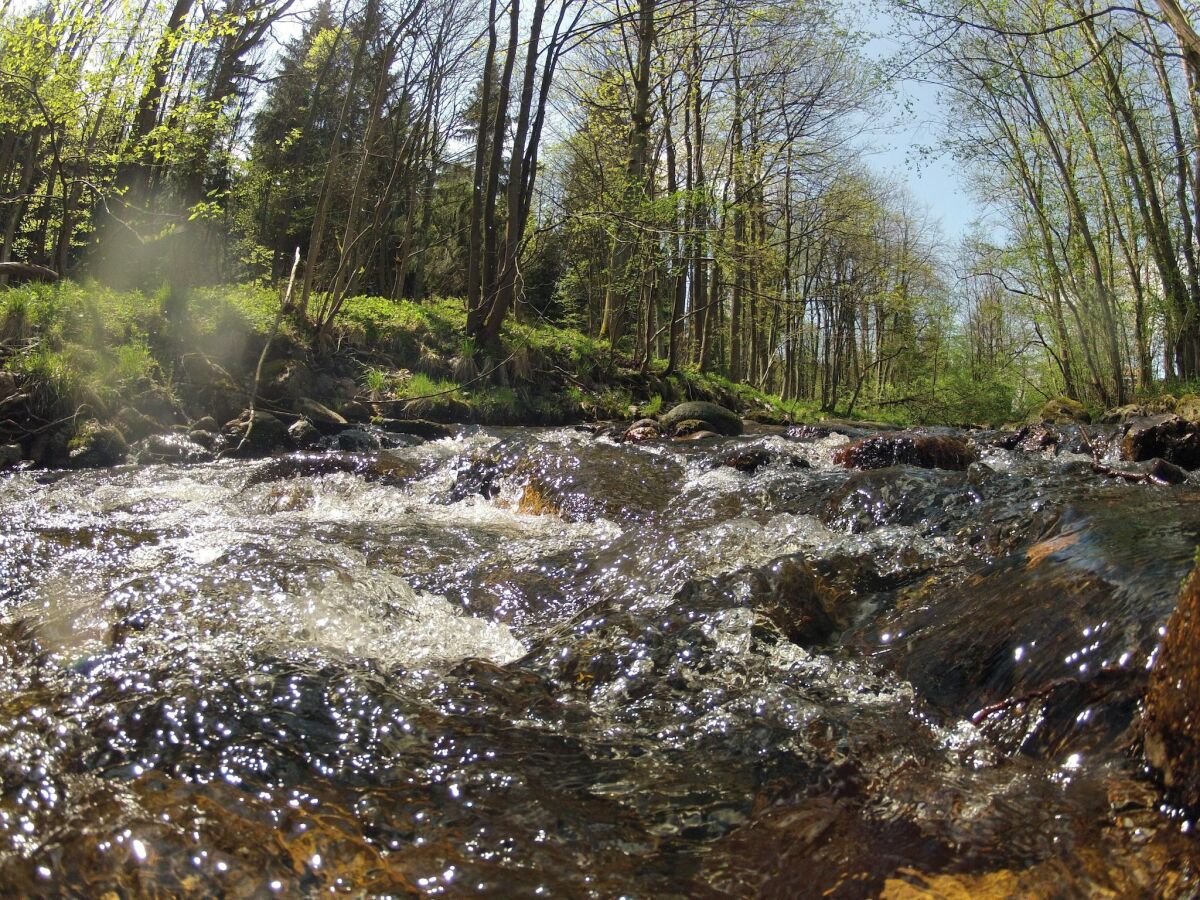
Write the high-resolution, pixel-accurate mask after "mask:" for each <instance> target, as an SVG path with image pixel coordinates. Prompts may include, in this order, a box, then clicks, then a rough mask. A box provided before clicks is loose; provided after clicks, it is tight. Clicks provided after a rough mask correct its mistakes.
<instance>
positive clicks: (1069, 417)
mask: <svg viewBox="0 0 1200 900" xmlns="http://www.w3.org/2000/svg"><path fill="white" fill-rule="evenodd" d="M1037 419H1038V421H1041V422H1049V423H1051V424H1052V425H1065V424H1066V423H1068V422H1079V423H1082V424H1084V425H1086V424H1088V422H1090V421H1091V420H1092V419H1091V416H1089V415H1088V412H1087V410H1086V409H1084V407H1083V404H1082V403H1080V402H1079V401H1078V400H1072V399H1071V398H1070V397H1055V398H1054V399H1053V400H1051V401H1049V402H1048V403H1047V404H1046V405H1045V406H1043V407H1042V409H1041V412H1039V413H1038V415H1037Z"/></svg>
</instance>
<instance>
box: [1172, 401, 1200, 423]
mask: <svg viewBox="0 0 1200 900" xmlns="http://www.w3.org/2000/svg"><path fill="white" fill-rule="evenodd" d="M1175 415H1177V416H1179V418H1181V419H1186V420H1187V421H1188V422H1196V423H1200V394H1184V395H1183V396H1182V397H1180V398H1179V399H1178V400H1176V401H1175Z"/></svg>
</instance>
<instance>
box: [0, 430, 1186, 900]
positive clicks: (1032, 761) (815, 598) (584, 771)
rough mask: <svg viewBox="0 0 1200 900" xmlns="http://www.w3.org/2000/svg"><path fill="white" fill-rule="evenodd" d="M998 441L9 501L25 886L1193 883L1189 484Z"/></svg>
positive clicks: (547, 447)
mask: <svg viewBox="0 0 1200 900" xmlns="http://www.w3.org/2000/svg"><path fill="white" fill-rule="evenodd" d="M822 435H823V436H822ZM993 437H994V436H987V435H977V436H976V440H977V441H978V443H979V445H980V447H981V448H982V462H981V463H977V464H975V465H973V466H972V467H971V468H970V469H969V470H968V471H965V472H949V471H941V470H926V469H918V468H912V467H905V466H902V467H894V468H887V469H880V470H874V471H866V472H860V471H848V470H846V469H844V468H841V467H839V466H836V465H834V464H833V461H832V456H833V453H834V451H835V449H836V448H837V447H838V446H840V445H842V444H844V443H845V442H846V441H847V438H846V437H844V436H842V435H840V434H836V433H832V434H824V433H823V432H819V431H818V432H812V433H803V432H802V433H801V435H800V436H798V437H788V436H785V435H783V434H779V433H773V434H755V435H748V436H746V437H743V438H738V439H728V440H713V439H710V440H707V441H698V442H695V443H677V442H663V443H650V444H642V445H638V446H630V445H620V444H617V443H613V442H612V441H610V440H608V439H607V438H603V437H599V438H597V437H594V436H592V435H591V434H588V433H584V432H581V431H573V430H567V429H562V430H507V431H501V430H468V431H467V432H466V433H465V434H464V435H463V436H461V437H460V438H458V439H455V440H449V439H447V440H441V441H435V442H430V443H426V444H422V445H420V446H416V447H411V448H406V449H405V448H401V449H397V450H389V451H383V452H382V453H380V454H378V455H376V456H369V457H354V456H338V455H336V454H328V455H324V456H309V457H289V458H283V459H274V460H263V461H258V462H232V461H224V462H218V463H211V464H201V465H192V466H182V465H179V466H167V465H156V466H144V467H140V468H138V467H132V466H131V467H125V468H120V469H114V470H106V471H89V472H75V473H70V474H63V473H36V472H23V473H18V474H14V475H10V476H8V477H6V478H4V479H2V480H0V702H2V703H3V710H2V712H0V787H2V797H0V884H4V885H6V886H7V893H11V894H21V895H61V894H76V895H80V894H81V895H85V896H102V895H105V894H106V892H115V894H113V893H109V894H108V895H109V896H141V895H156V896H172V895H177V894H181V893H190V894H204V895H216V894H222V895H225V896H231V897H239V896H261V895H270V894H272V893H277V894H279V895H282V896H305V895H317V894H327V893H329V892H330V891H335V892H339V891H340V892H345V893H350V894H356V895H358V894H384V895H413V894H440V895H447V896H457V895H462V894H466V893H472V892H486V893H490V894H493V895H500V896H506V897H508V896H512V897H517V896H539V897H540V896H560V897H593V896H594V897H616V896H628V897H670V896H679V897H682V896H687V897H704V896H749V895H759V896H781V897H795V896H843V897H857V896H876V895H881V894H882V895H887V896H895V897H901V896H915V895H917V894H919V893H920V892H922V891H927V892H930V893H932V894H934V895H939V896H989V895H990V896H1009V895H1021V894H1023V895H1027V896H1100V895H1103V896H1148V895H1172V896H1194V895H1195V894H1196V893H1197V891H1200V880H1198V879H1200V872H1198V871H1197V868H1196V864H1197V861H1198V860H1200V854H1197V852H1196V851H1197V848H1196V845H1195V841H1194V838H1193V836H1192V834H1191V831H1190V829H1191V825H1190V822H1189V821H1188V819H1187V818H1186V817H1185V816H1184V815H1183V814H1181V813H1179V812H1178V811H1174V810H1171V809H1170V808H1168V807H1166V806H1164V805H1163V804H1162V801H1161V798H1160V796H1159V794H1158V793H1157V791H1156V789H1155V787H1154V785H1153V783H1152V782H1151V781H1150V780H1149V779H1148V778H1147V777H1145V774H1144V773H1143V772H1142V771H1141V769H1140V764H1139V761H1138V757H1137V753H1136V734H1135V729H1134V728H1133V727H1132V726H1133V724H1134V723H1135V720H1136V713H1137V703H1138V697H1139V695H1140V692H1141V690H1142V688H1143V686H1144V684H1145V680H1146V669H1147V666H1148V665H1149V663H1150V662H1151V661H1152V656H1153V653H1154V649H1155V646H1156V644H1157V641H1158V639H1159V635H1160V629H1161V627H1162V625H1163V623H1164V622H1165V620H1166V618H1167V616H1168V614H1169V612H1170V610H1171V608H1172V606H1173V603H1174V598H1175V594H1176V591H1177V588H1178V584H1179V581H1180V579H1181V578H1182V577H1183V576H1184V575H1185V574H1186V572H1187V571H1188V569H1189V568H1190V565H1191V559H1192V554H1193V551H1194V549H1195V546H1196V544H1197V543H1200V503H1197V501H1198V500H1200V486H1198V485H1197V484H1196V483H1194V482H1192V483H1188V484H1184V485H1180V486H1175V487H1159V486H1153V485H1141V484H1127V483H1123V482H1120V481H1117V480H1114V479H1111V478H1105V477H1102V476H1099V475H1097V474H1095V473H1094V472H1093V471H1092V468H1091V466H1090V464H1089V461H1088V460H1085V459H1084V458H1082V457H1079V456H1075V455H1073V454H1071V453H1069V452H1067V451H1066V450H1065V449H1064V450H1063V451H1062V452H1061V453H1056V451H1055V448H1054V447H1049V448H1047V449H1040V448H1039V449H1036V450H1020V449H1013V450H1007V449H1001V445H1005V444H1011V443H1012V441H1003V440H993V439H992V438H993ZM747 460H748V461H749V462H747ZM729 463H736V464H738V465H739V466H740V467H741V469H753V471H741V470H740V469H739V468H737V467H734V466H732V465H729Z"/></svg>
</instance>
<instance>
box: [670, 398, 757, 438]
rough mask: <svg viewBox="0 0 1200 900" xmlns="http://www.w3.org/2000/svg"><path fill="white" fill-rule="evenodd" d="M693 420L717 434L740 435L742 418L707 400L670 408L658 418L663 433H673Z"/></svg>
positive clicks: (689, 402)
mask: <svg viewBox="0 0 1200 900" xmlns="http://www.w3.org/2000/svg"><path fill="white" fill-rule="evenodd" d="M691 419H694V420H696V421H699V422H704V423H705V424H706V425H708V426H709V430H712V431H715V432H717V433H718V434H724V435H729V436H736V435H739V434H741V433H742V418H741V416H739V415H738V414H737V413H735V412H734V411H733V410H731V409H728V408H726V407H724V406H721V405H719V404H717V403H709V402H708V401H707V400H690V401H688V402H687V403H680V404H679V405H677V406H674V407H672V408H671V410H670V411H669V412H667V413H666V414H664V415H663V416H661V417H660V418H659V420H658V421H659V422H660V424H661V425H662V426H663V430H664V431H669V432H672V433H675V430H676V426H677V425H679V424H680V423H682V422H686V421H688V420H691Z"/></svg>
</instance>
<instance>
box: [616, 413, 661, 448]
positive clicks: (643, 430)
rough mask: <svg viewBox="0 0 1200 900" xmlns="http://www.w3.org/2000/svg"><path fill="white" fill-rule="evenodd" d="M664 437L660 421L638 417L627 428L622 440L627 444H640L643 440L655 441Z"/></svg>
mask: <svg viewBox="0 0 1200 900" xmlns="http://www.w3.org/2000/svg"><path fill="white" fill-rule="evenodd" d="M660 437H662V432H661V431H660V430H659V427H658V422H656V421H654V419H638V420H637V421H636V422H634V423H633V424H632V425H630V426H629V427H628V428H626V429H625V432H624V433H623V434H622V435H621V437H620V440H621V441H622V443H626V444H640V443H642V442H643V441H653V440H657V439H658V438H660Z"/></svg>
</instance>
